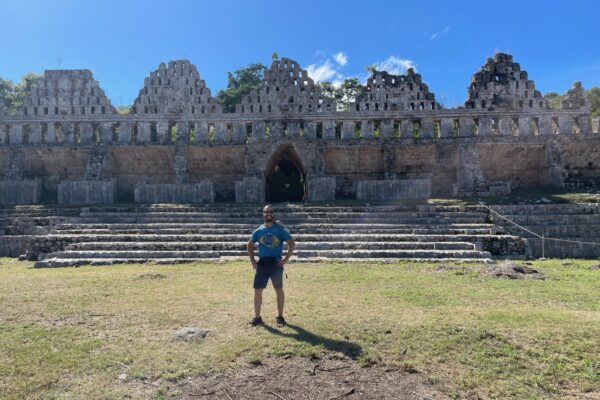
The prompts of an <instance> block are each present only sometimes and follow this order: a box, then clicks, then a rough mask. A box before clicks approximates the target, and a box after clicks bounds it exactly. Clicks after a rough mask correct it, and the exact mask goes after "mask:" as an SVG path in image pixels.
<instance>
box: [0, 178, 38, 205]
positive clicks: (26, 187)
mask: <svg viewBox="0 0 600 400" xmlns="http://www.w3.org/2000/svg"><path fill="white" fill-rule="evenodd" d="M41 197H42V184H41V182H40V181H39V180H37V179H35V180H30V181H0V205H17V204H39V203H40V202H41Z"/></svg>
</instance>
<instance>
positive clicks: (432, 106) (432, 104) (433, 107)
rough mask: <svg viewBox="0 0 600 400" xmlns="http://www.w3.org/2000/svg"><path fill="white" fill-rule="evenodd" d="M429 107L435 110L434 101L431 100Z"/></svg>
mask: <svg viewBox="0 0 600 400" xmlns="http://www.w3.org/2000/svg"><path fill="white" fill-rule="evenodd" d="M431 109H432V110H435V102H431Z"/></svg>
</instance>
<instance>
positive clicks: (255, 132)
mask: <svg viewBox="0 0 600 400" xmlns="http://www.w3.org/2000/svg"><path fill="white" fill-rule="evenodd" d="M252 137H253V138H255V139H258V140H264V138H265V123H264V122H263V121H258V122H255V123H254V124H253V125H252Z"/></svg>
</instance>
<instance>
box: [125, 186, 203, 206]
mask: <svg viewBox="0 0 600 400" xmlns="http://www.w3.org/2000/svg"><path fill="white" fill-rule="evenodd" d="M214 201H215V191H214V188H213V183H212V182H211V181H209V180H206V181H202V182H199V183H186V184H178V185H176V184H160V183H159V184H140V185H138V186H136V188H135V202H136V203H190V204H200V203H214Z"/></svg>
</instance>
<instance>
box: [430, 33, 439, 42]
mask: <svg viewBox="0 0 600 400" xmlns="http://www.w3.org/2000/svg"><path fill="white" fill-rule="evenodd" d="M437 36H438V33H437V32H436V33H434V34H433V35H431V36H429V40H434V39H435V38H436V37H437Z"/></svg>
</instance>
